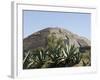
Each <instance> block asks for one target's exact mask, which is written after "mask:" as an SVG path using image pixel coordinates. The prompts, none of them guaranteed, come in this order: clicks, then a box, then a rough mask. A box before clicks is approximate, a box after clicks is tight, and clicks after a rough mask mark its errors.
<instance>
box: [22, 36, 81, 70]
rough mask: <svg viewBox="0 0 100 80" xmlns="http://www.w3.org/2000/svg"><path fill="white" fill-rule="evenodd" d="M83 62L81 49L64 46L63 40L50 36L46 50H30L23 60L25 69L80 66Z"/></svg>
mask: <svg viewBox="0 0 100 80" xmlns="http://www.w3.org/2000/svg"><path fill="white" fill-rule="evenodd" d="M80 60H81V54H80V52H79V49H78V48H76V47H75V46H74V45H69V44H67V45H66V44H64V40H63V39H57V38H56V37H54V36H49V37H48V39H47V46H46V48H37V49H34V50H29V51H28V52H27V55H26V56H25V57H24V59H23V66H24V68H28V69H33V68H47V67H49V68H52V67H65V66H73V65H75V64H78V63H79V62H80Z"/></svg>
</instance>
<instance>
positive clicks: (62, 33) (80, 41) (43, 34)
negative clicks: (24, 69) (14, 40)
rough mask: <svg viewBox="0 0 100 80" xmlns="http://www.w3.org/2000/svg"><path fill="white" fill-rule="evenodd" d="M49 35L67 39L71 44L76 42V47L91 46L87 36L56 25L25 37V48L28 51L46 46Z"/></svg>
mask: <svg viewBox="0 0 100 80" xmlns="http://www.w3.org/2000/svg"><path fill="white" fill-rule="evenodd" d="M49 35H54V36H55V37H56V38H62V39H63V40H67V41H68V43H69V44H74V45H75V46H76V47H87V46H91V43H90V41H89V40H88V39H87V38H85V37H81V36H79V35H76V34H74V33H72V32H70V31H68V30H65V29H62V28H57V27H56V28H46V29H43V30H40V31H38V32H35V33H33V34H31V35H30V36H28V37H26V38H24V39H23V49H24V50H26V51H27V50H29V49H34V48H38V47H45V46H46V41H47V37H48V36H49Z"/></svg>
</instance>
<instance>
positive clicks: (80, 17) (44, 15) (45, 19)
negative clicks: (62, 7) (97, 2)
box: [23, 10, 91, 39]
mask: <svg viewBox="0 0 100 80" xmlns="http://www.w3.org/2000/svg"><path fill="white" fill-rule="evenodd" d="M47 27H60V28H64V29H67V30H69V31H71V32H73V33H75V34H78V35H80V36H84V37H86V38H88V39H90V32H91V14H90V13H77V12H50V11H29V10H24V11H23V30H24V36H23V38H25V37H27V36H29V35H31V34H32V33H34V32H37V31H39V30H41V29H44V28H47Z"/></svg>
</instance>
